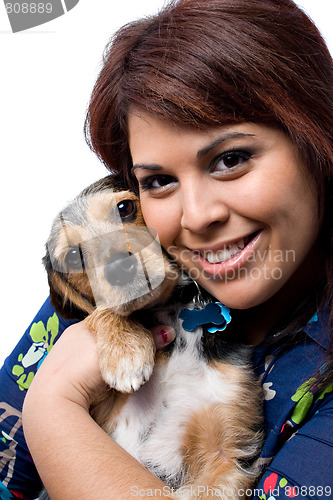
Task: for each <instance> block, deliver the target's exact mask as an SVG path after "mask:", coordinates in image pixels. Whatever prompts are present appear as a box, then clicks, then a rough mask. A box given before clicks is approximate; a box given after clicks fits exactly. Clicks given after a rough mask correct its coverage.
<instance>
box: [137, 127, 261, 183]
mask: <svg viewBox="0 0 333 500" xmlns="http://www.w3.org/2000/svg"><path fill="white" fill-rule="evenodd" d="M239 137H255V134H244V133H243V132H230V133H228V134H223V135H222V136H219V137H217V138H216V139H215V140H214V142H212V143H211V144H209V145H208V146H205V147H204V148H202V149H200V150H199V151H198V152H197V158H201V157H202V156H205V155H206V154H207V153H209V151H211V150H212V149H214V148H215V147H216V146H218V145H219V144H222V143H223V142H225V141H227V140H229V139H237V138H239ZM137 168H142V169H143V170H153V171H159V170H163V167H161V166H160V165H157V164H156V163H153V164H151V165H150V164H145V163H142V164H141V163H136V164H135V165H133V167H132V168H131V174H134V170H136V169H137Z"/></svg>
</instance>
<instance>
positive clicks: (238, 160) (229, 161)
mask: <svg viewBox="0 0 333 500" xmlns="http://www.w3.org/2000/svg"><path fill="white" fill-rule="evenodd" d="M251 156H252V155H251V153H250V152H248V151H227V152H225V153H223V154H221V155H219V156H218V157H217V158H216V160H215V161H214V162H213V167H214V171H227V170H233V169H235V168H237V167H240V166H241V165H243V164H244V163H245V162H247V161H248V160H249V159H250V158H251Z"/></svg>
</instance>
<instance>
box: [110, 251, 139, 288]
mask: <svg viewBox="0 0 333 500" xmlns="http://www.w3.org/2000/svg"><path fill="white" fill-rule="evenodd" d="M137 271H138V261H137V257H136V256H135V255H133V254H131V253H128V252H118V253H116V254H115V255H113V256H112V257H111V259H110V260H109V261H108V262H107V263H106V265H105V267H104V276H105V279H106V280H107V282H108V283H109V284H110V285H112V286H119V287H121V286H126V285H129V284H130V283H132V282H133V281H134V278H135V276H136V274H137Z"/></svg>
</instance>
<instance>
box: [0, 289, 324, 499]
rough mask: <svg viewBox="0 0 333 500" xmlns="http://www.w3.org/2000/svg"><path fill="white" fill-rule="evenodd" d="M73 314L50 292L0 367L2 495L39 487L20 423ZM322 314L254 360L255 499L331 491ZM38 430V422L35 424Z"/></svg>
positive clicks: (263, 348) (263, 347)
mask: <svg viewBox="0 0 333 500" xmlns="http://www.w3.org/2000/svg"><path fill="white" fill-rule="evenodd" d="M71 323H73V322H72V321H68V320H64V319H62V318H61V317H59V316H58V314H57V313H56V312H55V310H54V308H53V306H52V305H51V304H50V301H49V299H48V300H46V302H45V303H44V305H43V306H42V308H41V309H40V311H39V312H38V314H37V316H36V317H35V319H34V320H33V322H32V323H31V325H30V326H29V328H28V329H27V330H26V332H25V334H24V336H23V337H22V339H21V341H20V342H19V343H18V345H17V346H16V348H15V349H14V351H13V352H12V354H11V355H10V356H9V357H8V358H7V359H6V360H5V363H4V365H3V367H2V369H1V370H0V481H1V482H0V499H1V500H9V499H13V498H21V499H29V500H31V499H33V498H35V497H36V495H37V494H38V492H39V491H40V488H41V481H40V479H39V476H38V473H37V471H36V468H35V466H34V464H33V461H32V459H31V456H30V454H29V450H28V448H27V446H26V443H25V440H24V435H23V431H22V420H21V409H22V404H23V400H24V396H25V393H26V391H27V389H28V387H29V386H30V384H31V382H32V380H33V378H34V375H35V373H36V371H37V369H38V367H39V366H40V364H41V363H42V361H43V359H44V358H45V356H46V355H47V353H48V352H49V351H50V349H51V348H52V346H53V344H54V343H55V342H56V340H57V339H58V338H59V336H60V335H61V333H62V332H63V331H64V330H65V329H66V328H67V327H68V326H69V325H70V324H71ZM326 324H327V316H325V314H323V315H322V316H321V315H319V317H318V316H317V315H315V316H314V317H313V318H312V320H311V321H310V322H309V323H308V325H307V326H306V328H305V329H304V336H303V337H302V338H301V339H298V341H297V343H296V344H295V345H293V346H289V347H288V348H287V347H283V346H282V347H281V346H277V345H276V344H269V343H265V342H264V343H262V344H260V345H259V346H257V347H256V349H255V351H254V365H255V370H256V372H257V374H258V375H259V377H260V380H261V382H262V386H263V390H264V395H265V401H264V412H265V433H266V439H265V444H264V447H263V450H262V453H261V456H260V463H261V465H262V467H263V475H262V477H261V480H260V481H259V484H258V485H257V486H256V488H255V490H254V491H253V498H254V499H257V500H259V499H261V500H283V499H290V498H299V499H304V498H305V499H310V498H311V499H320V500H322V499H325V498H328V499H330V498H333V493H332V491H333V432H332V431H333V392H332V389H333V387H332V384H331V385H329V386H328V387H326V388H325V389H324V390H323V391H322V392H321V393H319V394H317V395H316V396H314V395H313V393H312V388H313V386H314V383H315V382H316V380H315V378H314V373H315V372H316V369H317V368H318V367H320V366H324V363H325V356H326V353H327V350H328V348H329V343H330V334H329V332H327V331H326V330H325V326H326ZM36 432H38V429H36Z"/></svg>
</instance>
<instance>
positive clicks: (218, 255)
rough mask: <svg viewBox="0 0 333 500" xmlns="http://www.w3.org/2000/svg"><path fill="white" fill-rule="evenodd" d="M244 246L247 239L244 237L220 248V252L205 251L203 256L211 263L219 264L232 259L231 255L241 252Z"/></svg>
mask: <svg viewBox="0 0 333 500" xmlns="http://www.w3.org/2000/svg"><path fill="white" fill-rule="evenodd" d="M244 248H245V240H244V238H243V239H242V240H239V241H238V242H237V243H233V244H232V245H229V246H228V247H227V248H224V249H223V250H219V251H218V252H205V253H204V255H203V257H204V258H205V259H207V260H208V262H210V263H211V264H217V263H218V262H225V261H226V260H229V259H231V257H234V256H235V255H237V254H239V253H240V252H241V250H243V249H244Z"/></svg>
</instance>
